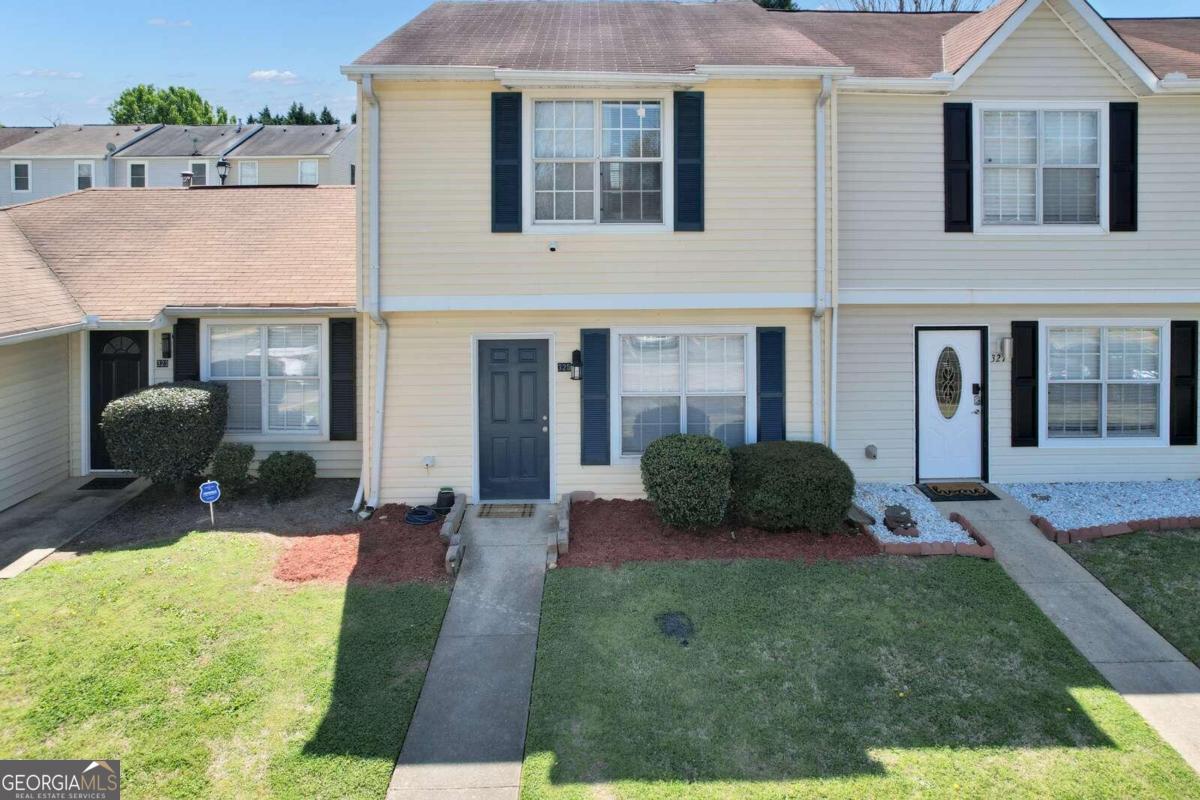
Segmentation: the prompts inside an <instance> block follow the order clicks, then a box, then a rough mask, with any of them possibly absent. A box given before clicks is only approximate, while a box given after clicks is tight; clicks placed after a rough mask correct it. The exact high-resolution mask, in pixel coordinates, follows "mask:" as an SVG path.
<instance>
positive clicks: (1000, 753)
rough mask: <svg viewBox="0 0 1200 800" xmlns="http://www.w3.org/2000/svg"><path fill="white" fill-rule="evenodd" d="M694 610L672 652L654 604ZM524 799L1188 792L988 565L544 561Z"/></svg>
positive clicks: (1184, 779) (1079, 661)
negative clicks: (547, 569) (603, 565)
mask: <svg viewBox="0 0 1200 800" xmlns="http://www.w3.org/2000/svg"><path fill="white" fill-rule="evenodd" d="M669 611H682V612H684V613H686V614H688V615H689V616H690V617H691V619H692V621H693V623H694V624H695V628H696V630H695V633H694V635H693V636H692V638H691V639H690V640H689V643H688V645H687V646H686V647H685V646H683V645H681V644H680V643H679V642H677V641H675V640H672V639H669V638H667V637H665V636H663V635H662V634H661V633H660V632H659V631H658V629H657V626H656V622H655V616H656V615H658V614H661V613H663V612H669ZM525 753H526V756H525V764H524V771H523V797H525V798H527V799H531V798H590V797H603V798H655V800H659V799H661V798H674V797H688V798H693V797H699V798H724V797H757V798H765V797H778V798H784V797H788V798H792V797H829V798H864V797H870V798H891V797H906V798H907V797H918V796H919V797H922V798H959V797H1006V798H1019V797H1030V798H1035V797H1036V798H1043V797H1070V798H1082V797H1122V798H1135V797H1173V798H1180V797H1200V779H1198V778H1197V776H1196V774H1195V773H1193V772H1192V770H1191V769H1190V768H1189V767H1188V766H1187V765H1186V764H1185V763H1184V762H1183V760H1182V759H1181V758H1180V757H1179V756H1178V755H1177V754H1176V753H1175V752H1174V751H1173V750H1172V749H1171V748H1170V747H1168V746H1167V745H1166V744H1165V743H1164V742H1163V741H1162V740H1161V739H1159V738H1158V736H1157V735H1156V734H1155V733H1154V732H1153V731H1152V730H1151V729H1150V728H1149V727H1148V726H1147V725H1146V723H1145V722H1144V721H1143V720H1142V719H1141V718H1140V717H1139V716H1138V715H1137V714H1136V713H1135V712H1134V711H1133V710H1132V709H1131V708H1130V707H1129V706H1128V705H1127V704H1126V703H1125V702H1124V700H1122V699H1121V698H1120V696H1118V695H1117V694H1116V693H1115V692H1114V691H1113V690H1112V689H1111V688H1109V687H1108V686H1107V684H1105V682H1104V681H1103V679H1102V678H1101V677H1100V676H1099V675H1098V674H1097V673H1096V672H1095V671H1094V670H1093V669H1092V667H1091V666H1090V665H1089V664H1088V663H1087V662H1086V661H1085V660H1084V659H1083V658H1082V657H1081V656H1080V655H1079V654H1078V653H1076V651H1075V650H1074V649H1073V648H1072V647H1071V645H1070V644H1069V643H1068V642H1067V640H1066V639H1065V638H1064V637H1063V636H1062V635H1061V634H1060V633H1059V631H1058V630H1057V629H1056V628H1055V627H1054V626H1053V625H1052V624H1051V623H1050V622H1049V621H1048V620H1047V619H1046V618H1045V617H1044V616H1043V615H1042V614H1041V612H1040V611H1038V610H1037V608H1036V607H1035V606H1034V605H1033V604H1032V603H1031V602H1030V601H1029V600H1028V598H1026V597H1025V595H1024V594H1023V593H1022V592H1021V591H1020V589H1019V588H1018V587H1017V586H1016V585H1015V584H1013V583H1012V581H1011V580H1009V579H1008V577H1007V576H1005V575H1004V573H1003V572H1002V571H1001V570H1000V568H999V567H998V566H996V565H995V564H993V563H987V562H980V561H975V560H969V559H949V558H942V559H923V560H918V559H900V558H882V557H881V558H871V559H865V560H860V561H855V562H848V563H834V562H822V563H819V564H816V565H812V566H804V565H803V564H797V563H794V562H767V561H738V562H733V563H730V564H721V563H717V562H689V563H680V562H676V563H672V564H634V565H627V566H625V567H622V568H620V569H616V570H605V569H561V570H556V571H554V572H551V573H549V575H548V576H547V580H546V590H545V598H544V601H543V607H542V622H541V630H540V635H539V642H538V654H537V671H536V675H535V678H534V687H533V703H532V708H531V709H530V718H529V734H528V739H527V741H526V750H525Z"/></svg>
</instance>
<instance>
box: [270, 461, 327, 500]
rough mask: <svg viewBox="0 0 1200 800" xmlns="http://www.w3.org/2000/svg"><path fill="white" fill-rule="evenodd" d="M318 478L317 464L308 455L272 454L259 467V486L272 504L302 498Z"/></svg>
mask: <svg viewBox="0 0 1200 800" xmlns="http://www.w3.org/2000/svg"><path fill="white" fill-rule="evenodd" d="M316 477H317V462H316V461H313V457H312V456H310V455H309V454H308V453H300V452H297V451H295V450H289V451H288V452H286V453H271V455H269V456H267V457H266V458H264V459H263V460H262V463H260V464H259V465H258V485H259V486H260V487H261V488H262V490H263V491H264V492H265V493H266V495H267V499H268V500H270V501H271V502H272V503H276V502H279V501H280V500H289V499H291V498H293V497H302V496H304V495H306V494H308V490H309V489H311V488H312V482H313V480H314V479H316Z"/></svg>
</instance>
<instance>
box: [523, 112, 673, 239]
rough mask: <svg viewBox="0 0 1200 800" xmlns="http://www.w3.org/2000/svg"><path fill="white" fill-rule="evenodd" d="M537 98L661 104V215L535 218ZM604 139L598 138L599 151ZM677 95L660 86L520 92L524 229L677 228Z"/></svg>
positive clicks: (545, 232)
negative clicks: (643, 218) (650, 218)
mask: <svg viewBox="0 0 1200 800" xmlns="http://www.w3.org/2000/svg"><path fill="white" fill-rule="evenodd" d="M538 100H582V101H588V100H592V101H594V100H626V101H637V100H649V101H655V102H658V103H661V104H662V105H661V108H662V112H661V114H662V118H661V124H662V187H663V188H662V217H663V221H662V222H658V223H654V222H649V223H647V222H627V223H621V222H604V223H599V222H594V223H586V222H585V223H580V222H534V220H533V201H534V198H533V104H534V103H535V102H537V101H538ZM600 145H601V143H600V142H596V148H597V151H598V150H599V148H600ZM674 220H675V95H674V94H673V93H672V92H670V91H664V90H661V89H645V90H642V89H631V90H630V89H621V90H591V89H561V90H549V89H546V90H540V91H529V92H522V93H521V230H522V232H523V233H533V234H538V235H557V234H566V235H572V234H581V233H583V234H601V233H603V234H608V233H615V234H638V233H668V232H671V231H673V230H674V229H675V225H674Z"/></svg>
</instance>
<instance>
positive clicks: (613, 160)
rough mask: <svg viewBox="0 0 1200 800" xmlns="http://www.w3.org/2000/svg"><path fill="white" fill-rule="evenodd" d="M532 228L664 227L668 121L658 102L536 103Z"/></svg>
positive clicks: (564, 101)
mask: <svg viewBox="0 0 1200 800" xmlns="http://www.w3.org/2000/svg"><path fill="white" fill-rule="evenodd" d="M532 161H533V206H534V209H533V221H534V222H535V223H551V224H553V223H577V224H578V223H584V224H611V223H625V224H630V223H632V224H644V223H659V224H661V223H662V221H663V114H662V103H661V102H659V101H657V100H537V101H535V102H534V104H533V159H532Z"/></svg>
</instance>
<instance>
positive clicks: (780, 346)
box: [758, 328, 787, 442]
mask: <svg viewBox="0 0 1200 800" xmlns="http://www.w3.org/2000/svg"><path fill="white" fill-rule="evenodd" d="M785 353H786V351H785V342H784V329H783V328H759V329H758V441H760V442H779V441H782V440H783V439H784V438H785V437H786V436H787V425H786V420H785V417H784V401H785V400H786V395H785V392H784V384H785V380H786V378H787V367H786V365H785V361H784V359H785Z"/></svg>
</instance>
